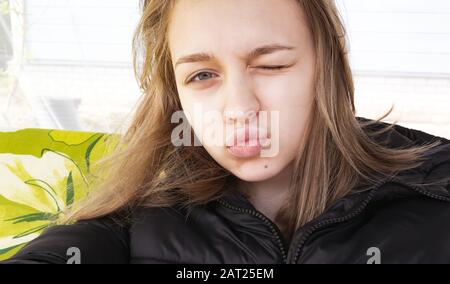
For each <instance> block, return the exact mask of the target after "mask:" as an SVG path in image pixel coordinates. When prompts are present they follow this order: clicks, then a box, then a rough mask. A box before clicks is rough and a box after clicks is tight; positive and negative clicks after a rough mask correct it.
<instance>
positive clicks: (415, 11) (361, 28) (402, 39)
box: [337, 0, 450, 77]
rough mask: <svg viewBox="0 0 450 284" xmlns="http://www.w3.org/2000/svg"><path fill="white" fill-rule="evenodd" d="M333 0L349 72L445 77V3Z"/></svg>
mask: <svg viewBox="0 0 450 284" xmlns="http://www.w3.org/2000/svg"><path fill="white" fill-rule="evenodd" d="M337 2H338V5H339V7H340V10H341V13H342V15H343V18H344V19H345V21H346V24H347V28H348V32H349V38H350V44H351V61H352V67H353V69H354V70H355V72H357V73H358V72H359V73H375V74H380V73H381V74H389V73H395V74H400V75H418V76H427V77H428V76H432V77H441V76H445V77H450V1H448V0H338V1H337Z"/></svg>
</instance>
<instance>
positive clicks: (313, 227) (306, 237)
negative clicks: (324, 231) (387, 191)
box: [290, 190, 374, 264]
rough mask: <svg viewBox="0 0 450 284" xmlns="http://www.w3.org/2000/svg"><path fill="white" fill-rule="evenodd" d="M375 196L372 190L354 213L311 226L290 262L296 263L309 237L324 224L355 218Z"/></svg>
mask: <svg viewBox="0 0 450 284" xmlns="http://www.w3.org/2000/svg"><path fill="white" fill-rule="evenodd" d="M373 196H374V191H373V190H372V191H370V192H369V193H368V196H367V197H366V199H364V201H363V202H362V204H361V205H360V206H359V207H358V208H357V209H356V210H355V211H353V212H352V213H350V214H348V215H345V216H342V217H336V218H331V219H327V220H324V221H322V222H319V223H317V224H316V225H314V226H312V227H311V228H309V230H308V231H306V233H305V235H303V237H302V238H301V240H300V241H299V242H298V244H297V249H296V250H295V254H294V256H293V258H292V261H291V262H290V263H291V264H296V263H297V260H298V258H299V257H300V252H301V250H302V248H303V246H304V245H305V243H306V241H307V240H308V238H309V237H310V236H311V235H312V234H313V233H314V232H315V231H317V230H318V229H321V228H322V227H324V226H329V225H334V224H337V223H341V222H346V221H348V220H350V219H353V218H355V217H356V216H358V215H359V214H361V212H362V211H364V209H365V208H366V207H367V205H368V204H369V202H370V201H371V200H372V198H373Z"/></svg>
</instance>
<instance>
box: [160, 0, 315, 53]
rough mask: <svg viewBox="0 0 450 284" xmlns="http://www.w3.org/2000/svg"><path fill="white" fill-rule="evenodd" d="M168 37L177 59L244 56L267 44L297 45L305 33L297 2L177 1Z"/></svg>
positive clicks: (252, 0) (273, 0)
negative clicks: (208, 54) (196, 54)
mask: <svg viewBox="0 0 450 284" xmlns="http://www.w3.org/2000/svg"><path fill="white" fill-rule="evenodd" d="M168 37H169V47H170V50H171V53H172V55H173V56H174V57H175V58H177V57H178V56H180V55H183V54H188V53H194V52H200V51H201V52H214V53H218V54H220V52H223V53H225V52H226V53H228V52H236V53H239V54H240V52H242V54H244V53H245V52H247V51H248V50H250V49H252V48H253V47H255V46H261V45H264V44H267V43H271V42H280V43H285V44H287V45H301V43H302V42H305V41H306V40H307V37H308V29H307V26H306V21H305V19H304V16H303V13H302V11H301V9H300V6H299V5H298V3H297V0H226V1H224V0H178V1H177V2H176V4H175V5H174V7H173V10H172V12H171V17H170V23H169V30H168ZM237 55H238V54H237Z"/></svg>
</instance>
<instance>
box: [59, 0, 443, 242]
mask: <svg viewBox="0 0 450 284" xmlns="http://www.w3.org/2000/svg"><path fill="white" fill-rule="evenodd" d="M295 1H297V2H298V4H299V7H300V8H301V9H303V11H304V14H305V16H306V19H307V23H308V25H309V28H310V30H311V32H312V35H313V40H314V45H315V50H316V62H317V64H316V65H317V67H316V73H315V89H314V103H313V107H312V112H311V116H310V117H309V121H308V124H307V132H306V135H305V140H304V143H303V144H302V145H303V146H302V148H301V149H298V156H297V158H296V159H295V170H294V175H293V176H292V179H291V186H290V195H289V196H290V198H289V199H288V200H289V201H288V202H287V203H286V204H284V206H283V207H282V208H281V209H280V211H279V213H278V215H277V217H276V220H277V223H279V224H281V228H280V229H281V230H282V232H283V233H284V234H285V236H286V238H288V239H289V238H290V236H291V235H292V233H293V232H294V231H295V229H297V228H299V227H300V226H302V225H304V224H305V223H307V222H309V221H310V220H312V219H314V218H315V217H317V216H318V215H319V214H321V213H322V212H323V211H324V210H325V209H326V208H327V206H329V205H330V204H331V203H332V202H333V201H335V200H337V199H339V198H341V197H343V196H345V195H347V194H349V193H350V191H351V190H352V189H353V188H354V187H355V185H356V184H357V183H358V182H359V181H361V180H366V181H369V182H374V183H375V182H377V181H379V180H380V178H382V177H386V176H393V175H395V174H396V173H398V172H399V171H402V170H407V169H412V168H415V167H418V166H420V165H421V164H422V163H423V160H424V159H423V154H424V153H425V152H426V151H427V150H429V149H431V148H432V147H435V146H436V145H439V141H435V142H434V143H430V144H428V145H418V146H414V147H407V148H406V147H405V148H402V149H400V148H397V149H391V148H389V147H387V146H385V145H382V144H383V143H376V142H375V141H374V140H373V139H372V138H373V137H375V136H376V135H379V134H381V133H384V132H387V131H389V130H390V129H391V128H392V127H394V125H395V123H393V124H392V125H390V126H389V127H386V128H384V129H382V130H381V131H377V132H371V131H370V130H369V129H370V126H371V125H372V124H375V123H377V122H379V121H380V120H381V119H383V118H385V117H386V116H387V115H389V114H390V113H391V111H392V108H391V109H390V110H389V111H388V112H387V113H386V114H385V115H384V116H382V117H381V118H379V119H378V120H375V121H372V122H359V121H358V120H357V118H356V117H355V106H354V86H353V79H352V73H351V70H350V66H349V62H348V52H347V46H346V33H345V28H344V26H343V24H342V21H341V19H340V17H339V14H338V11H337V8H336V6H335V3H334V1H332V0H295ZM174 2H175V1H174V0H146V1H143V2H142V3H141V4H143V5H142V8H143V14H142V17H141V20H140V22H139V24H138V27H137V29H136V33H135V36H134V41H133V47H134V66H135V72H136V75H137V78H138V81H139V83H140V87H141V89H142V91H143V92H144V96H143V98H142V101H141V102H140V103H139V105H138V108H137V110H136V113H135V115H134V119H133V121H132V123H131V126H130V127H129V128H128V130H127V131H126V133H125V134H124V135H122V136H121V138H120V141H119V143H118V146H117V147H116V148H115V151H114V152H113V154H112V155H110V156H108V157H106V158H105V159H103V160H101V161H100V163H98V165H97V167H99V168H100V167H101V168H102V169H104V170H105V172H107V178H105V179H104V180H102V182H101V184H100V185H98V186H97V189H96V190H93V191H92V193H91V194H89V196H88V197H87V198H86V199H85V200H83V201H81V202H78V203H77V205H76V207H74V208H71V209H70V210H69V211H68V212H67V214H65V220H66V221H69V220H83V219H92V218H96V217H100V216H104V215H107V214H110V213H113V212H115V211H117V210H119V209H124V208H130V209H131V208H135V207H137V206H144V207H145V206H147V207H166V206H172V205H174V204H177V203H178V204H182V205H184V206H190V205H197V204H204V203H207V202H210V201H211V200H214V199H216V198H219V197H220V196H221V194H222V193H223V192H224V191H225V190H227V188H229V187H230V186H232V185H233V182H234V180H235V177H234V176H233V175H232V174H231V173H230V172H228V171H227V170H226V169H224V168H222V167H221V166H220V165H219V164H218V163H216V161H215V160H214V159H213V158H212V157H211V156H210V155H209V154H208V153H207V152H206V150H205V149H204V148H203V147H194V146H192V147H187V146H182V147H175V146H174V145H173V144H172V143H171V132H172V130H173V128H174V127H175V126H174V125H173V124H172V123H171V119H170V118H171V115H172V113H173V112H175V111H177V110H181V105H180V101H179V98H178V94H177V88H176V82H175V78H174V73H173V68H172V62H171V56H170V52H169V48H168V41H167V28H168V24H169V16H170V11H171V8H172V6H173V5H174ZM312 122H314V123H312Z"/></svg>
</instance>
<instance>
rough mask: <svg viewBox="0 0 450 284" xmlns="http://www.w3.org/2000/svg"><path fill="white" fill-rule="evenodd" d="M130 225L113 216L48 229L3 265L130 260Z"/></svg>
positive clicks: (121, 261) (124, 261) (118, 261)
mask: <svg viewBox="0 0 450 284" xmlns="http://www.w3.org/2000/svg"><path fill="white" fill-rule="evenodd" d="M128 262H129V240H128V230H127V227H126V226H124V225H122V224H119V223H118V222H116V220H115V219H114V218H112V217H111V216H106V217H101V218H96V219H91V220H84V221H79V222H76V223H74V224H71V225H56V226H52V227H49V228H47V229H46V230H45V231H44V232H43V233H42V234H41V235H40V236H39V237H37V238H36V239H34V240H32V241H31V242H29V243H28V244H27V245H25V246H24V247H23V248H22V249H21V250H19V251H18V253H17V254H15V255H14V256H13V257H12V258H10V259H7V260H5V261H3V262H0V263H3V264H31V263H36V264H37V263H48V264H65V263H81V264H87V263H128Z"/></svg>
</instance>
